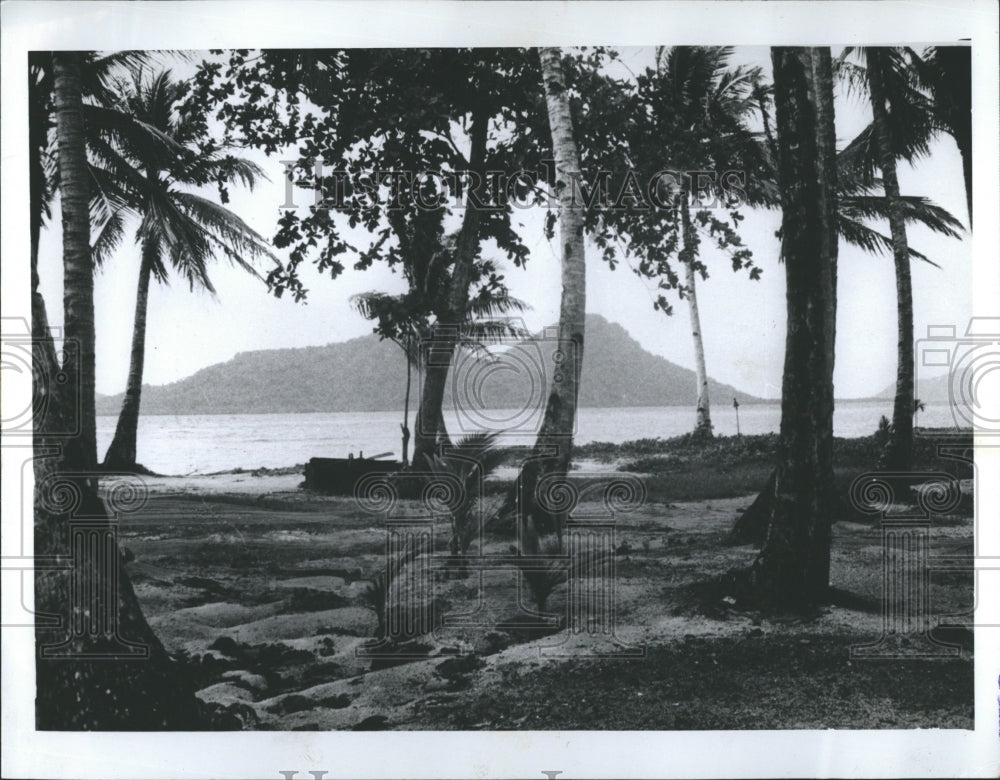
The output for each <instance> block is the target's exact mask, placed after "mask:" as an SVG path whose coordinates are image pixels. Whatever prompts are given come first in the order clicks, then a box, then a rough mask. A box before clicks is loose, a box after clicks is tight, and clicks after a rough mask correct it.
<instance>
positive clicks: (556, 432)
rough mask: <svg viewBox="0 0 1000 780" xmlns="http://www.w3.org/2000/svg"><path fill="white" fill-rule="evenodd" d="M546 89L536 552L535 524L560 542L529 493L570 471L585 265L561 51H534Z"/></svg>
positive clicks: (532, 511) (526, 488)
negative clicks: (552, 354) (552, 228)
mask: <svg viewBox="0 0 1000 780" xmlns="http://www.w3.org/2000/svg"><path fill="white" fill-rule="evenodd" d="M538 56H539V60H540V62H541V68H542V84H543V86H544V88H545V104H546V108H547V111H548V118H549V132H550V135H551V140H552V152H553V156H554V158H555V163H556V181H555V189H556V192H557V193H558V196H559V206H560V210H559V234H560V239H561V240H560V246H561V247H562V296H561V298H560V302H559V348H560V350H561V351H562V352H563V355H562V360H557V361H556V363H555V366H554V367H553V376H552V381H551V382H550V384H549V398H548V403H547V405H546V407H545V415H544V417H543V418H542V424H541V427H540V428H539V432H538V442H537V445H536V452H537V451H538V448H540V447H543V446H546V445H549V446H551V445H555V447H556V455H555V457H551V458H545V459H539V458H532V459H530V460H529V461H528V462H527V463H526V464H525V468H524V469H523V470H522V477H521V484H522V488H521V489H522V495H523V496H524V497H525V498H526V500H527V505H526V506H525V511H524V516H523V518H522V522H523V523H524V531H525V533H524V535H523V537H522V540H523V544H524V550H523V552H525V553H527V554H529V555H530V554H535V553H537V552H538V527H537V526H538V523H539V521H542V522H546V521H547V522H552V523H554V525H555V529H554V530H555V531H556V532H557V533H558V534H559V538H560V541H561V538H562V535H561V526H560V525H559V522H558V519H556V518H541V517H539V518H536V517H535V515H536V514H538V513H539V510H540V509H541V508H540V507H537V506H536V505H535V501H534V493H535V486H536V485H537V484H538V480H539V479H540V478H541V477H542V476H543V475H544V474H549V473H557V474H565V473H566V472H568V471H569V464H570V458H571V456H572V447H573V427H574V424H575V422H576V407H577V399H578V397H579V393H580V372H581V369H582V366H583V344H584V328H585V324H586V301H587V265H586V256H585V254H584V235H583V231H584V213H583V208H582V207H581V205H580V204H578V203H576V201H575V199H574V197H573V187H572V185H571V182H572V176H573V175H574V174H578V173H579V171H580V157H579V154H578V152H577V146H576V141H575V140H574V138H573V118H572V116H571V114H570V105H569V93H568V90H567V88H566V77H565V73H564V71H563V63H562V52H561V51H560V50H559V49H557V48H549V47H546V48H542V49H539V51H538Z"/></svg>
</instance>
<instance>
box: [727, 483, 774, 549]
mask: <svg viewBox="0 0 1000 780" xmlns="http://www.w3.org/2000/svg"><path fill="white" fill-rule="evenodd" d="M776 476H777V475H776V474H775V472H773V471H772V472H771V476H769V477H768V478H767V484H766V485H765V486H764V489H763V490H762V491H761V492H760V493H758V494H757V498H755V499H754V502H753V503H752V504H751V505H750V506H749V507H748V508H747V509H746V511H744V512H743V514H742V515H740V516H739V517H737V518H736V522H735V523H733V527H732V529H731V530H730V532H729V541H730V542H732V543H733V544H748V543H750V542H753V543H755V544H760V543H761V542H763V541H764V539H765V537H766V536H767V526H768V524H769V523H770V522H771V513H772V512H773V511H774V483H775V479H776Z"/></svg>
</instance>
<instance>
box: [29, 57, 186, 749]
mask: <svg viewBox="0 0 1000 780" xmlns="http://www.w3.org/2000/svg"><path fill="white" fill-rule="evenodd" d="M53 60H54V64H55V67H54V75H55V102H56V112H57V117H58V124H57V128H58V132H59V139H58V142H59V163H60V177H61V180H60V195H61V200H62V210H63V215H62V216H63V255H64V260H63V274H64V277H63V285H64V287H65V289H66V293H65V304H64V305H65V308H66V323H65V324H66V331H67V336H68V335H69V333H72V334H73V338H74V339H77V340H78V342H77V344H74V345H73V348H74V352H73V353H72V354H71V355H70V356H69V358H68V360H70V361H71V363H70V367H71V368H72V369H74V370H76V371H77V372H79V373H82V374H83V375H82V376H81V377H80V378H79V379H78V380H77V379H73V380H71V381H73V382H75V383H76V387H77V388H78V389H76V390H75V391H74V392H77V393H80V394H85V393H86V392H88V391H87V390H86V389H85V388H87V387H88V385H89V392H90V402H89V406H88V405H86V404H85V405H84V406H83V408H81V407H80V406H72V407H69V409H68V411H67V408H65V407H64V408H62V409H59V410H58V411H59V412H60V413H62V414H63V415H65V419H79V422H80V424H81V427H82V428H83V429H84V431H85V433H84V434H83V435H82V436H81V437H80V439H84V438H86V436H87V435H88V433H87V432H88V431H89V432H90V433H92V432H93V429H94V425H93V419H94V415H93V411H94V409H93V375H92V373H91V377H90V378H89V379H88V378H87V377H86V374H85V372H83V371H82V370H81V368H82V367H85V366H86V365H87V360H88V355H89V359H90V360H91V363H90V366H91V371H92V367H93V363H92V359H93V333H94V321H93V298H92V294H93V276H92V274H91V273H90V267H89V260H90V250H89V233H90V230H89V215H88V212H87V208H86V206H87V201H88V198H87V172H86V167H85V166H86V150H85V148H84V137H83V133H82V131H81V124H82V123H81V122H80V121H79V120H80V113H81V112H80V107H81V93H80V55H78V54H75V53H56V54H54V55H53ZM88 334H89V343H88ZM64 370H65V371H67V373H70V372H69V370H67V367H66V366H64ZM39 381H40V382H51V381H56V382H58V378H55V377H50V376H43V377H40V380H39ZM67 384H68V382H67ZM57 386H58V385H57ZM49 389H50V390H51V386H50V388H49ZM69 397H70V398H72V397H73V396H69ZM65 398H66V396H64V395H61V399H62V400H63V401H64V400H65ZM60 405H62V404H60ZM88 414H89V416H90V421H89V423H88V422H87V421H86V419H85V418H86V417H87V415H88ZM52 421H53V420H52V418H50V417H49V416H48V415H44V416H41V417H39V418H36V420H35V425H36V426H37V428H36V433H38V434H40V435H39V436H37V437H36V442H35V447H36V451H35V456H36V475H38V476H40V477H41V478H40V479H39V478H37V476H36V481H35V493H34V499H35V501H34V509H35V514H34V531H35V555H36V556H37V559H38V560H39V561H50V562H51V565H50V566H47V567H45V568H39V569H38V570H37V571H36V572H35V582H34V585H35V610H36V613H35V614H36V616H37V617H36V623H35V641H36V644H37V646H38V653H37V655H36V659H37V660H36V663H35V684H36V696H35V727H36V729H38V730H116V731H124V730H162V729H179V728H187V729H192V728H203V727H204V725H205V724H204V722H203V721H202V718H201V714H200V710H199V705H198V702H197V699H196V698H195V696H194V689H193V687H192V686H191V685H190V683H189V682H188V681H187V680H186V679H185V678H184V677H183V676H182V675H181V674H180V673H179V669H178V667H177V665H176V664H175V663H174V662H173V661H172V660H171V659H170V657H169V656H168V655H167V652H166V650H165V649H164V647H163V645H162V644H161V643H160V641H159V640H158V639H157V638H156V635H155V634H154V633H153V631H152V630H151V629H150V627H149V624H148V623H147V622H146V619H145V617H144V616H143V614H142V609H141V607H140V606H139V602H138V600H137V599H136V596H135V591H134V590H133V589H132V584H131V582H130V580H129V577H128V572H127V571H126V570H125V567H124V563H123V560H122V556H121V553H120V551H119V548H118V543H117V536H116V531H117V524H112V523H110V522H108V515H107V510H106V508H105V505H104V503H103V501H102V500H101V498H100V497H99V496H98V494H97V491H96V486H95V483H96V480H95V479H94V478H92V476H90V477H88V476H81V472H84V474H86V472H88V471H90V470H92V468H93V466H94V464H93V462H92V461H87V460H86V459H85V458H86V456H87V455H88V454H92V453H88V450H87V447H88V446H89V447H91V448H92V447H93V442H92V441H90V442H88V443H87V444H86V445H80V446H77V447H76V448H74V449H72V450H70V451H68V452H67V453H64V454H63V455H62V456H60V455H53V454H51V453H52V452H53V451H54V452H56V453H58V448H56V447H49V446H47V445H49V444H51V443H52V441H53V440H51V439H50V438H49V436H48V434H50V433H52V432H53V431H55V432H58V430H59V429H58V428H56V429H53V428H51V427H49V426H51V424H52ZM47 451H48V454H47ZM67 498H68V499H69V500H67ZM108 500H109V501H110V500H111V499H110V498H109V499H108ZM71 582H72V583H74V585H75V586H71Z"/></svg>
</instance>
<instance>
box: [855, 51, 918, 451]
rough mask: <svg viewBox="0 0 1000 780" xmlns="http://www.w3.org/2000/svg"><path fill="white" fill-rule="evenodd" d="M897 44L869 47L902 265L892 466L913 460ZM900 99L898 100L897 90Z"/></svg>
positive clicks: (892, 226)
mask: <svg viewBox="0 0 1000 780" xmlns="http://www.w3.org/2000/svg"><path fill="white" fill-rule="evenodd" d="M894 55H895V52H893V51H892V50H886V49H879V48H871V49H867V50H866V51H865V59H866V65H867V67H866V73H867V77H868V89H869V92H870V95H871V105H872V115H873V121H874V124H875V135H876V143H877V145H878V150H879V165H880V167H881V168H882V181H883V186H884V187H885V196H886V199H887V200H888V205H889V232H890V235H891V236H892V257H893V263H894V265H895V268H896V303H897V307H898V309H897V325H896V328H897V339H898V341H897V349H898V355H897V366H896V398H895V401H894V404H893V410H892V434H891V435H890V437H889V444H888V446H887V448H886V452H885V460H884V464H885V465H886V466H888V467H890V468H898V469H909V468H910V466H911V465H912V462H913V379H914V377H913V285H912V282H911V279H910V257H909V251H908V246H907V240H906V224H905V222H904V220H903V211H902V207H901V206H900V202H899V201H900V193H899V179H898V178H897V176H896V153H895V145H894V143H893V139H892V134H891V130H890V127H889V119H888V108H887V105H886V104H887V101H888V100H889V99H890V96H889V90H891V89H892V88H893V85H894V84H895V85H898V84H899V83H900V81H901V79H900V75H901V71H900V63H899V60H896V59H895V56H894ZM893 99H894V100H898V97H897V96H896V94H894V95H893Z"/></svg>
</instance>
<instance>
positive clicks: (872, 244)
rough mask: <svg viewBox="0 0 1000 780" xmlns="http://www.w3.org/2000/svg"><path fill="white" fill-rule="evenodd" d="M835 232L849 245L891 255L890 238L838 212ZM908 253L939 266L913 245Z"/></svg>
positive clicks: (936, 266) (872, 252) (914, 257)
mask: <svg viewBox="0 0 1000 780" xmlns="http://www.w3.org/2000/svg"><path fill="white" fill-rule="evenodd" d="M837 232H838V234H839V235H840V238H841V239H842V240H843V241H845V242H846V243H848V244H850V245H851V246H856V247H858V248H859V249H863V250H864V251H865V252H868V253H869V254H879V255H891V254H892V239H891V238H889V237H888V236H886V235H884V234H882V233H879V232H878V231H877V230H874V229H873V228H870V227H868V226H867V225H865V224H864V223H862V222H859V221H858V220H855V219H851V218H850V217H847V216H845V215H844V214H843V213H840V214H839V215H838V216H837ZM908 251H909V255H910V257H911V258H913V259H915V260H921V261H923V262H925V263H928V264H930V265H932V266H934V267H935V268H940V267H941V266H939V265H938V264H937V263H935V262H934V261H933V260H931V259H930V258H929V257H927V256H926V255H925V254H923V253H921V252H918V251H917V250H916V249H914V248H913V247H908Z"/></svg>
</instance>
